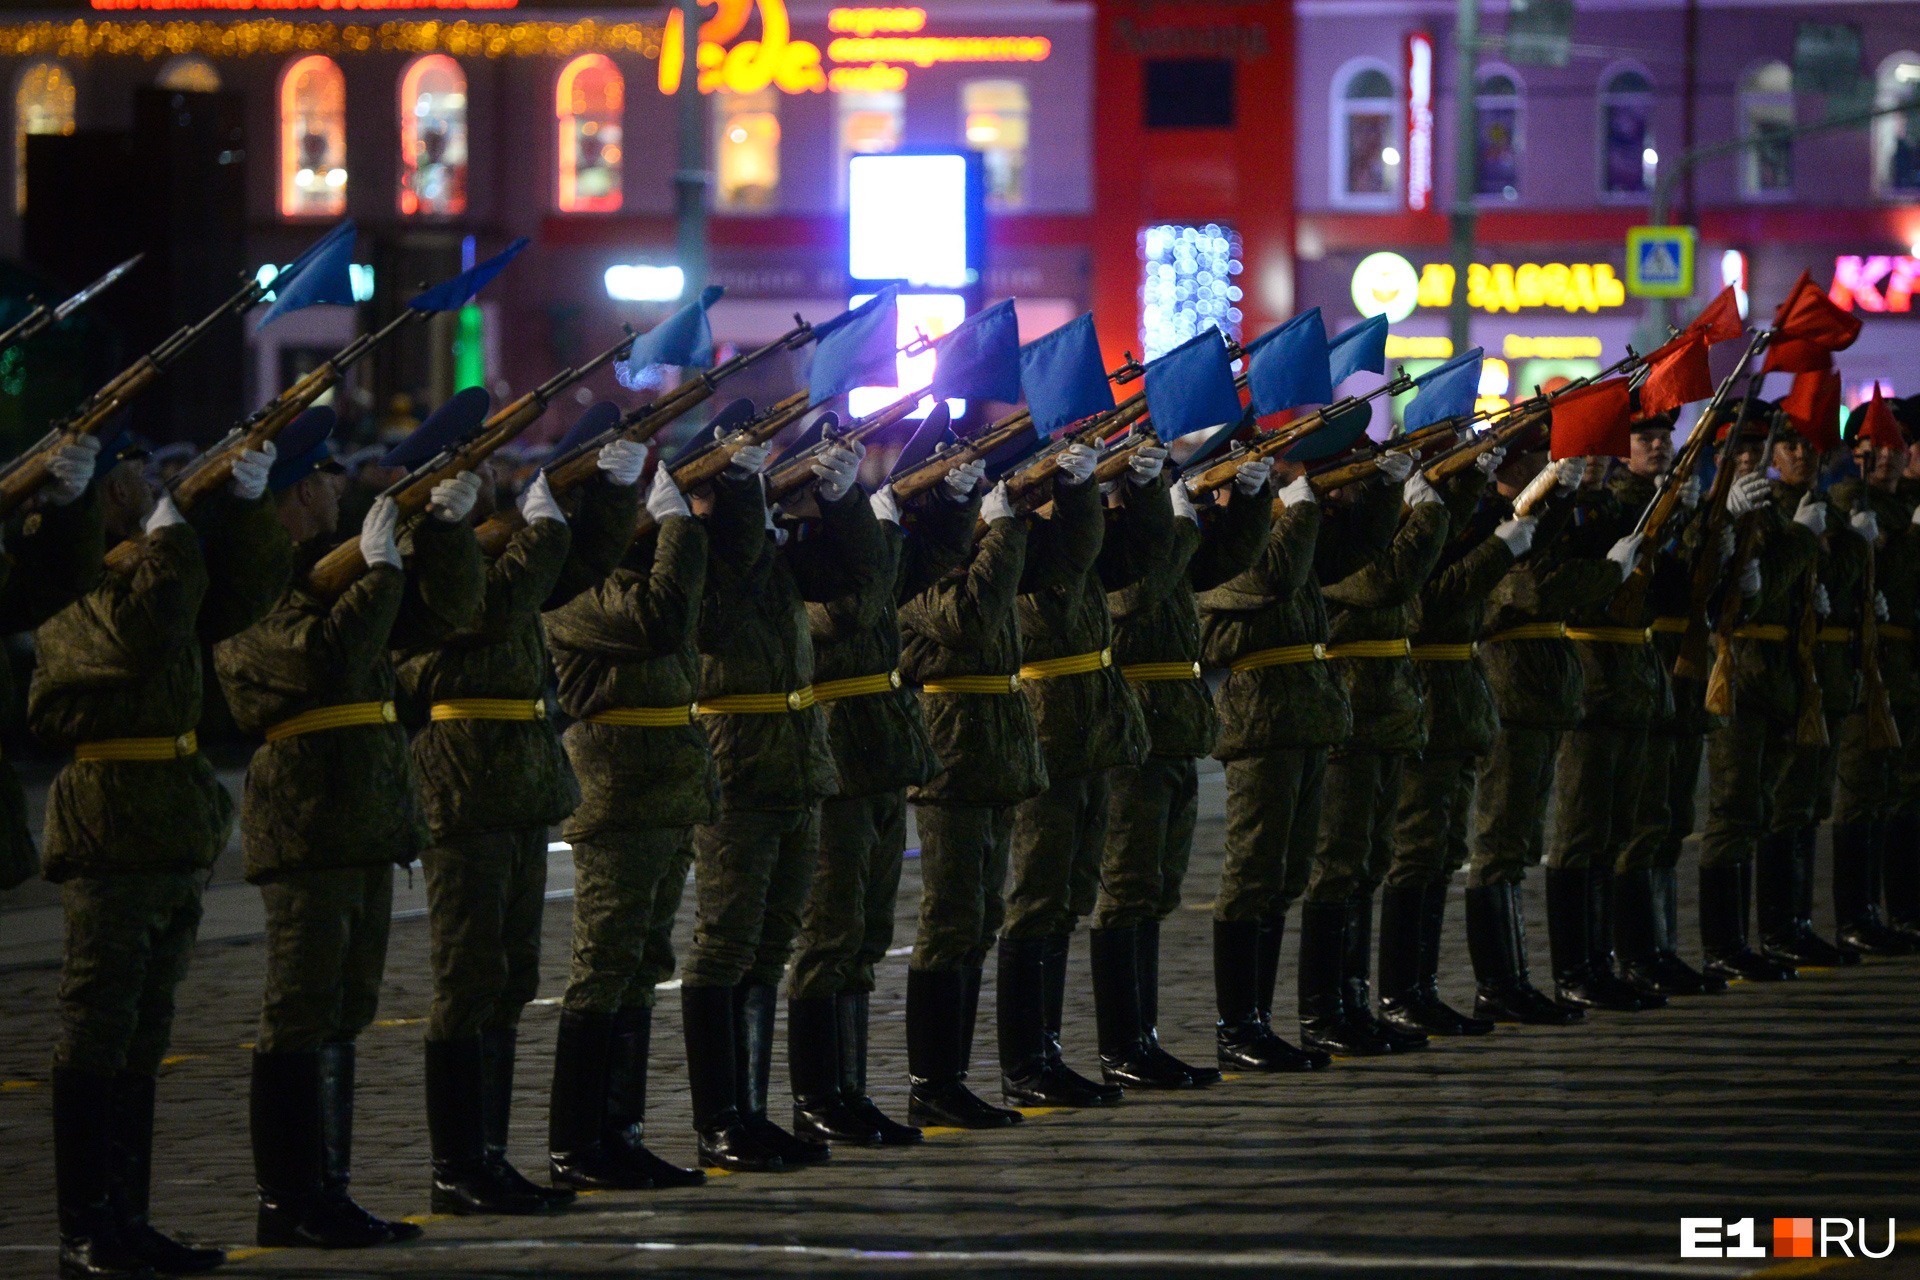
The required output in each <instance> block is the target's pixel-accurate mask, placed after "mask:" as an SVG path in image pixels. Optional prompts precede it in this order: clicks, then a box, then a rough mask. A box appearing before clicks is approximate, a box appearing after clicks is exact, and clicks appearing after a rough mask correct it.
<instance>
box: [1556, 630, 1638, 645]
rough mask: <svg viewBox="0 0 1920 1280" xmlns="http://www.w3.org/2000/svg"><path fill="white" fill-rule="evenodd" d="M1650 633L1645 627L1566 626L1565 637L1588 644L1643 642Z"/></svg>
mask: <svg viewBox="0 0 1920 1280" xmlns="http://www.w3.org/2000/svg"><path fill="white" fill-rule="evenodd" d="M1651 634H1652V633H1651V632H1649V631H1648V630H1647V629H1646V628H1645V627H1568V628H1567V639H1569V640H1585V641H1587V642H1588V643H1590V644H1645V643H1646V642H1647V637H1648V636H1649V635H1651Z"/></svg>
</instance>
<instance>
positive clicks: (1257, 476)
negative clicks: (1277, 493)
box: [1233, 458, 1273, 497]
mask: <svg viewBox="0 0 1920 1280" xmlns="http://www.w3.org/2000/svg"><path fill="white" fill-rule="evenodd" d="M1272 474H1273V459H1272V458H1254V459H1252V460H1250V461H1247V462H1243V463H1241V464H1240V469H1239V470H1238V471H1236V472H1234V473H1233V487H1234V488H1235V489H1238V490H1239V491H1240V492H1241V493H1244V494H1246V495H1247V496H1249V497H1251V496H1253V495H1254V494H1256V493H1258V492H1260V486H1261V485H1263V484H1265V483H1266V482H1267V477H1268V476H1270V475H1272Z"/></svg>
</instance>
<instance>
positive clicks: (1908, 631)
mask: <svg viewBox="0 0 1920 1280" xmlns="http://www.w3.org/2000/svg"><path fill="white" fill-rule="evenodd" d="M1880 638H1881V639H1882V640H1911V639H1913V628H1912V627H1896V626H1894V625H1893V624H1892V623H1889V622H1883V623H1881V624H1880Z"/></svg>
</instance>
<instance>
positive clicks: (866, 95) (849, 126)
mask: <svg viewBox="0 0 1920 1280" xmlns="http://www.w3.org/2000/svg"><path fill="white" fill-rule="evenodd" d="M834 112H835V114H836V115H837V116H838V118H839V122H838V126H837V128H836V131H835V144H836V146H837V147H838V148H839V151H838V162H837V163H836V164H835V166H834V175H835V176H834V183H835V186H836V187H837V188H838V191H839V195H840V200H839V203H841V204H845V203H846V190H847V161H848V160H850V159H852V158H853V157H854V156H883V155H890V154H891V153H893V152H895V151H898V150H899V149H900V143H901V140H902V137H903V135H904V134H905V133H906V129H907V123H906V120H907V115H906V112H907V100H906V95H905V94H903V93H901V92H900V91H899V90H897V89H878V90H862V91H860V92H857V93H839V94H835V95H834Z"/></svg>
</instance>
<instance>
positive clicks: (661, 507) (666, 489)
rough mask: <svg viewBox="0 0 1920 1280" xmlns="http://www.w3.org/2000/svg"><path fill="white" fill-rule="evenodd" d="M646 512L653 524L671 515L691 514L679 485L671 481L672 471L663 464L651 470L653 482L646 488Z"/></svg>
mask: <svg viewBox="0 0 1920 1280" xmlns="http://www.w3.org/2000/svg"><path fill="white" fill-rule="evenodd" d="M647 514H648V515H649V516H651V517H653V522H654V523H655V524H659V523H661V522H662V521H663V520H666V519H668V518H669V517H671V516H686V515H692V514H693V512H692V510H691V509H690V508H689V507H688V506H687V498H686V495H685V494H683V493H681V492H680V486H679V485H677V484H675V483H674V482H673V473H672V472H671V471H669V470H667V469H666V467H665V466H659V467H655V468H654V470H653V484H652V486H651V487H650V488H648V490H647Z"/></svg>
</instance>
